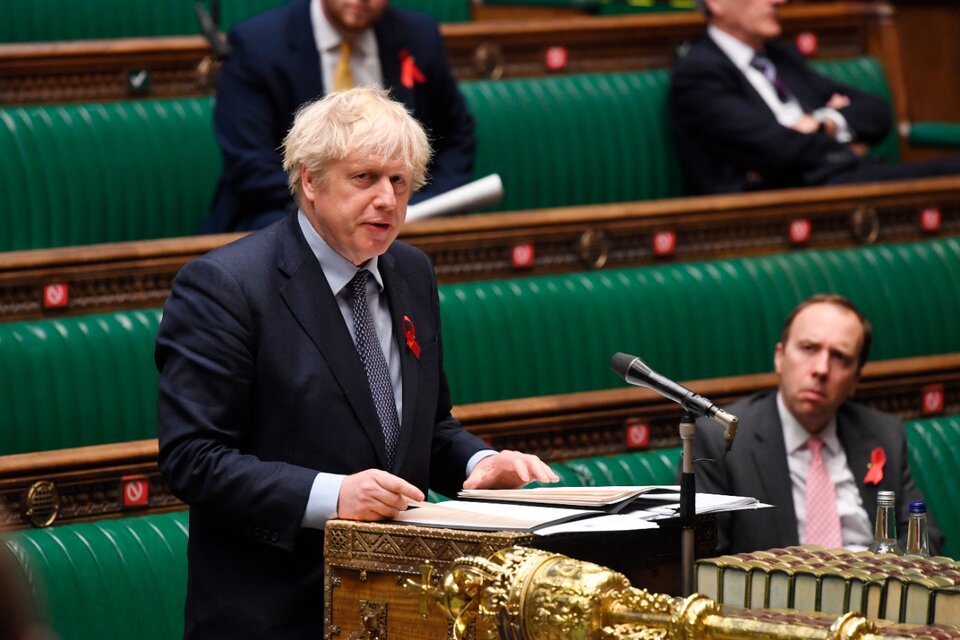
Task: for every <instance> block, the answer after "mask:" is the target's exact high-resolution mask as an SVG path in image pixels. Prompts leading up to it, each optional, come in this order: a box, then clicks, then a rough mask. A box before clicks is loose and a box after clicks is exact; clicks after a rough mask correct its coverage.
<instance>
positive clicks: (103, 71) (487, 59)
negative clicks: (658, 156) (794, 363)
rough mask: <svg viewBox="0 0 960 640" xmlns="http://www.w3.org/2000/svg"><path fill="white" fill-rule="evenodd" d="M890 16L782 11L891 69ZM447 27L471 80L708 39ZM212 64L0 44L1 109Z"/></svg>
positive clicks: (491, 24)
mask: <svg viewBox="0 0 960 640" xmlns="http://www.w3.org/2000/svg"><path fill="white" fill-rule="evenodd" d="M885 7H886V9H885ZM888 14H889V7H887V5H883V4H880V5H877V4H868V3H863V2H828V3H815V4H802V5H796V6H787V7H784V8H783V9H782V12H781V15H782V22H783V26H784V33H785V35H786V36H787V37H794V36H796V35H797V34H799V33H803V32H811V33H814V34H816V36H817V41H818V42H819V49H818V52H817V54H816V55H817V57H823V58H838V57H849V56H854V55H860V54H863V53H872V54H874V55H877V56H878V57H881V59H882V60H883V62H884V65H885V66H888V65H889V64H892V63H893V62H894V61H893V60H888V59H886V58H884V57H883V56H884V55H885V54H886V51H887V49H886V47H885V46H884V42H885V40H884V39H885V38H888V37H889V35H890V32H889V31H884V30H882V29H880V25H881V22H882V20H883V19H884V17H885V16H887V15H888ZM441 29H442V32H443V35H444V38H445V40H446V43H447V48H448V51H449V55H450V60H451V65H452V67H453V70H454V74H455V75H456V76H457V78H459V79H461V80H467V79H473V78H489V77H494V78H498V77H521V76H530V75H543V74H546V73H555V72H563V73H581V72H595V71H623V70H632V69H649V68H662V67H669V66H670V65H671V64H672V63H673V60H674V52H675V50H676V48H677V47H678V46H679V45H680V44H681V43H683V42H685V41H689V40H692V39H695V38H698V37H700V36H701V35H702V34H703V30H704V20H703V17H702V16H701V15H699V14H698V13H697V12H693V11H691V12H678V13H662V14H660V13H652V14H637V15H623V16H607V17H592V16H583V17H576V16H571V17H548V18H542V17H538V18H527V19H523V20H479V21H473V22H467V23H457V24H446V25H442V27H441ZM551 47H562V48H563V49H564V50H565V52H566V55H565V57H566V62H565V64H564V65H562V66H561V67H560V68H554V69H548V68H547V66H546V56H547V51H548V49H550V48H551ZM216 66H217V65H216V64H215V62H214V60H213V58H212V55H211V52H210V49H209V47H208V45H207V43H206V41H205V40H203V39H202V38H201V37H200V36H186V37H180V36H178V37H169V38H136V39H117V40H90V41H77V42H52V43H51V42H45V43H44V42H40V43H24V44H3V45H0V103H3V104H25V103H39V102H76V101H96V100H119V99H124V98H130V97H137V96H150V97H161V96H162V97H168V96H185V95H201V94H207V93H209V92H211V91H212V89H213V87H214V86H215V83H216ZM131 78H133V82H131ZM137 82H139V84H137Z"/></svg>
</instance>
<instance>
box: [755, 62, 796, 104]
mask: <svg viewBox="0 0 960 640" xmlns="http://www.w3.org/2000/svg"><path fill="white" fill-rule="evenodd" d="M750 66H751V67H753V68H754V69H756V70H757V71H759V72H760V73H762V74H763V76H764V77H765V78H766V79H767V80H769V81H770V84H772V85H773V88H774V89H775V90H776V92H777V97H778V98H780V102H789V101H790V98H791V97H792V94H791V93H790V89H788V88H787V85H785V84H784V83H783V80H781V79H780V75H779V74H778V73H777V68H776V67H775V66H773V62H771V61H770V58H768V57H767V56H765V55H763V54H761V53H758V54H756V55H755V56H753V60H751V61H750Z"/></svg>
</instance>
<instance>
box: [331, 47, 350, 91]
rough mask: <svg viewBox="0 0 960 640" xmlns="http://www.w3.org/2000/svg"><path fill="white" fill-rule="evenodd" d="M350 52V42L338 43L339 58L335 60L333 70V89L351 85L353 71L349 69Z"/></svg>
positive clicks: (347, 87)
mask: <svg viewBox="0 0 960 640" xmlns="http://www.w3.org/2000/svg"><path fill="white" fill-rule="evenodd" d="M352 53H353V45H352V44H350V43H349V42H341V43H340V59H339V60H338V61H337V68H336V69H334V71H333V90H334V91H340V90H341V89H349V88H351V87H353V73H352V72H351V71H350V54H352Z"/></svg>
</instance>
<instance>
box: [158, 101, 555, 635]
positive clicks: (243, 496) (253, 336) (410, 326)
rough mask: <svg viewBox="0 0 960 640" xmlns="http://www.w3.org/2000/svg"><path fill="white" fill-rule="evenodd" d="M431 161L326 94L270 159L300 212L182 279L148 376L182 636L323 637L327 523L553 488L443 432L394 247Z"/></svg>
mask: <svg viewBox="0 0 960 640" xmlns="http://www.w3.org/2000/svg"><path fill="white" fill-rule="evenodd" d="M429 157H430V146H429V142H428V141H427V136H426V133H425V132H424V131H423V129H422V128H421V126H420V125H419V124H418V123H417V121H416V120H414V118H413V117H411V115H410V114H409V113H408V112H407V111H406V110H405V109H404V107H403V105H401V104H399V103H397V102H394V101H391V100H390V99H389V98H388V97H387V94H386V92H385V91H384V90H381V89H374V88H356V89H351V90H347V91H337V92H334V93H332V94H330V95H328V96H327V97H325V98H324V99H323V100H321V101H319V102H317V103H314V104H312V105H310V106H308V107H306V108H305V109H303V110H301V111H300V112H299V113H298V115H297V118H296V120H295V122H294V124H293V127H292V128H291V130H290V132H289V134H288V135H287V137H286V140H285V142H284V165H285V167H286V169H287V173H288V176H289V184H290V187H291V189H292V191H293V192H294V193H295V194H296V197H297V201H298V202H299V203H300V210H299V211H298V212H294V213H292V214H290V215H288V216H287V217H286V218H285V219H283V220H281V221H279V222H277V223H275V224H273V225H272V226H270V227H267V228H266V229H262V230H260V231H258V232H255V233H252V234H250V235H247V236H245V237H244V238H242V239H240V240H239V241H237V242H234V243H232V244H230V245H227V246H225V247H222V248H219V249H217V250H215V251H213V252H211V253H209V254H207V255H205V256H203V257H201V258H199V259H197V260H195V261H193V262H190V263H189V264H187V265H186V266H184V267H183V269H181V271H180V273H179V274H178V275H177V277H176V279H175V281H174V283H173V287H172V290H171V293H170V297H169V299H168V300H167V303H166V306H165V307H164V311H163V320H162V322H161V324H160V329H159V332H158V336H157V344H156V362H157V367H158V369H159V371H160V387H159V406H158V421H159V431H160V455H159V464H160V468H161V471H162V473H163V476H164V478H165V480H166V482H167V483H168V485H169V487H170V489H171V490H172V491H173V493H174V494H175V495H176V496H177V497H179V498H180V499H182V500H183V501H184V502H186V503H187V504H188V505H190V539H189V543H188V588H187V603H186V637H187V638H198V639H199V638H202V639H204V640H210V639H216V638H224V639H227V638H229V639H231V640H232V639H235V638H271V639H279V640H284V639H292V638H296V639H307V638H309V639H311V640H316V638H322V637H323V634H324V628H323V601H324V588H323V582H324V580H323V527H324V524H325V522H326V521H327V520H328V519H329V518H334V517H338V518H346V519H352V520H382V519H385V518H392V517H395V516H396V515H397V514H398V513H399V512H400V511H402V510H404V509H405V508H406V507H407V506H408V504H409V503H410V502H411V501H419V500H423V499H424V495H425V494H426V492H427V490H428V488H432V489H434V490H436V491H439V492H441V493H444V494H447V495H455V494H456V492H457V491H458V490H459V489H460V488H461V487H466V488H477V487H491V488H497V487H518V486H521V485H523V484H525V483H526V482H528V481H531V480H541V481H545V482H556V481H557V480H558V479H559V478H558V477H557V476H556V474H555V473H553V471H551V470H550V468H549V467H548V466H547V465H546V464H544V463H543V462H542V461H541V460H540V459H539V458H537V457H536V456H530V455H525V454H521V453H517V452H515V451H501V452H496V451H493V450H491V449H490V448H489V447H488V446H486V445H485V444H484V442H482V441H481V440H480V439H478V438H476V437H475V436H473V435H472V434H470V433H468V432H467V431H466V430H464V429H463V428H462V427H461V425H460V423H459V422H458V421H457V420H456V419H455V418H453V417H452V416H451V413H450V410H451V406H450V393H449V390H448V387H447V379H446V376H445V374H444V370H443V348H442V341H441V332H440V309H439V299H438V294H437V285H436V280H435V278H434V273H433V268H432V266H431V264H430V262H429V260H428V258H427V257H426V255H425V254H424V253H423V252H422V251H420V250H419V249H416V248H414V247H411V246H409V245H406V244H403V243H401V242H395V240H396V238H397V235H398V233H399V231H400V226H401V224H402V223H403V221H404V216H405V215H406V209H407V202H408V200H409V198H410V194H411V193H413V192H414V191H415V190H416V189H417V188H419V187H420V186H421V185H422V184H423V182H424V180H425V171H426V166H427V161H428V158H429Z"/></svg>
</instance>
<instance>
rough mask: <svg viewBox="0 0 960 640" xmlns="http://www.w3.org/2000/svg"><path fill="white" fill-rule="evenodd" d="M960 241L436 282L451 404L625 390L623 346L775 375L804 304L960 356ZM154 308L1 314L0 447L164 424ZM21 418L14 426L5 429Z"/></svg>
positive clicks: (115, 436)
mask: <svg viewBox="0 0 960 640" xmlns="http://www.w3.org/2000/svg"><path fill="white" fill-rule="evenodd" d="M956 273H960V239H955V238H945V239H937V240H931V241H928V242H925V243H913V244H905V245H885V246H879V247H869V248H860V249H848V250H833V251H806V252H798V253H790V254H783V255H776V256H763V257H751V258H742V259H736V260H722V261H714V262H700V263H690V264H677V265H660V266H654V267H641V268H635V269H624V270H620V271H609V272H597V273H580V274H572V275H563V276H549V277H529V278H517V279H512V280H503V281H492V282H482V283H472V284H451V285H443V286H441V287H440V298H441V315H442V319H443V328H444V348H445V354H444V359H445V360H444V362H445V365H446V370H447V376H448V378H449V381H450V388H451V393H452V397H453V400H454V403H455V404H463V403H468V402H482V401H488V400H502V399H507V398H517V397H528V396H539V395H549V394H557V393H570V392H576V391H589V390H595V389H609V388H617V387H620V386H623V385H624V382H623V381H622V380H620V379H619V378H618V377H617V376H616V375H615V374H614V373H613V372H612V371H611V370H610V358H611V356H612V355H613V354H614V353H616V352H618V351H623V352H626V353H632V354H635V355H638V356H640V357H642V358H643V359H644V360H646V361H647V362H648V363H649V364H650V365H651V366H652V367H653V368H654V369H656V370H658V371H659V372H660V373H662V374H663V375H666V376H668V377H671V378H674V379H676V380H694V379H704V378H711V377H718V376H730V375H740V374H749V373H759V372H766V371H770V370H771V368H772V353H773V348H774V345H775V343H776V341H777V338H778V334H779V331H780V325H781V323H782V321H783V318H784V317H785V316H786V314H787V313H788V311H789V310H790V309H791V308H792V307H793V306H794V305H795V304H796V303H797V302H799V301H800V300H802V299H803V298H805V297H807V296H808V295H811V294H813V293H817V292H828V291H836V292H839V293H843V294H845V295H847V296H849V297H850V298H852V299H853V300H854V301H855V302H856V303H857V305H858V306H859V307H860V308H861V309H862V310H863V312H864V313H865V314H866V315H867V316H868V317H870V318H871V319H872V321H873V324H874V331H875V342H874V348H873V353H872V355H871V357H872V358H873V359H875V360H883V359H889V358H900V357H908V356H918V355H928V354H935V353H948V352H958V351H960V332H958V331H957V330H956V326H955V324H956V318H957V317H960V308H958V307H960V282H958V279H957V278H956V277H952V275H951V274H956ZM158 321H159V311H157V310H150V311H143V312H122V313H115V314H106V315H97V316H90V317H86V318H84V317H80V318H68V319H62V320H44V321H37V322H23V323H9V324H5V325H0V406H2V407H4V412H5V413H4V417H3V418H2V420H3V427H4V428H3V429H0V454H5V453H18V452H22V451H32V450H42V449H56V448H62V447H70V446H81V445H87V444H100V443H105V442H116V441H122V440H136V439H141V438H151V437H154V436H155V435H156V417H155V402H156V401H155V389H156V383H157V374H156V373H155V371H154V366H153V360H152V349H153V340H154V336H155V333H156V328H157V325H158ZM11 423H12V424H11Z"/></svg>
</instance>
